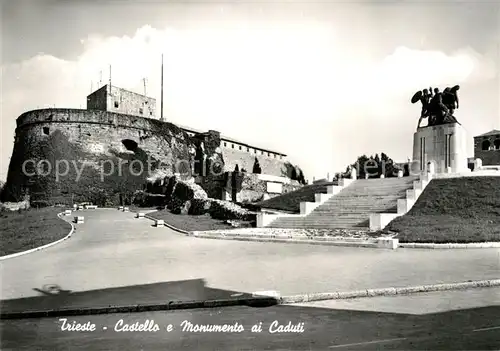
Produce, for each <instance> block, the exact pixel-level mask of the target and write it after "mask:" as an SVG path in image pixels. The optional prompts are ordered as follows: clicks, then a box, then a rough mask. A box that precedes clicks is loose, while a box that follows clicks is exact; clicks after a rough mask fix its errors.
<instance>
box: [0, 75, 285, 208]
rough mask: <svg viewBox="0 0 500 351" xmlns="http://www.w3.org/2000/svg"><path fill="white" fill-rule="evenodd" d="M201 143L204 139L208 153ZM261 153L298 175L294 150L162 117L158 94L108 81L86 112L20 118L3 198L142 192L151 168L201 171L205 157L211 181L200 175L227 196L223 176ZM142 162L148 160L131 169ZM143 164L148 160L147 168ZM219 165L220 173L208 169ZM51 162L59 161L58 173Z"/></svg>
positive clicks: (263, 162) (267, 162)
mask: <svg viewBox="0 0 500 351" xmlns="http://www.w3.org/2000/svg"><path fill="white" fill-rule="evenodd" d="M200 145H204V148H201V150H203V151H202V152H201V153H200V151H199V150H200V147H201V146H200ZM256 157H257V159H258V161H259V164H260V168H261V173H262V174H268V175H272V176H277V177H283V176H285V177H286V176H287V175H288V177H290V175H289V174H288V173H287V170H288V171H289V168H290V167H289V166H290V165H289V164H286V155H284V154H282V153H279V152H276V151H271V150H265V149H263V148H260V147H257V146H251V145H248V144H245V143H243V142H240V141H237V140H234V139H231V138H228V137H221V136H220V133H219V132H218V131H214V130H210V131H208V132H202V131H196V130H194V129H191V128H180V127H179V126H176V125H174V124H172V123H167V122H164V121H161V120H159V119H158V118H157V116H156V99H154V98H150V97H147V96H145V95H141V94H137V93H134V92H131V91H128V90H125V89H121V88H119V87H115V86H111V85H108V84H106V85H104V86H103V87H101V88H99V89H97V90H96V91H94V92H93V93H91V94H90V95H88V96H87V109H86V110H83V109H68V108H50V109H40V110H34V111H29V112H26V113H24V114H22V115H21V116H20V117H18V119H17V128H16V136H15V142H14V150H13V153H12V158H11V162H10V165H9V171H8V174H7V183H6V186H5V188H4V190H5V191H4V192H3V193H2V200H3V201H5V200H8V201H9V200H10V201H19V200H18V199H19V198H22V197H23V196H24V195H26V194H27V193H29V194H30V196H31V195H34V194H33V192H37V193H38V194H41V195H40V196H42V197H45V198H50V197H51V196H56V195H58V194H59V195H61V193H64V194H73V195H74V194H75V193H79V194H81V195H82V196H84V195H85V191H87V192H92V191H93V192H98V193H99V192H100V193H102V194H103V195H102V196H104V194H110V193H114V194H116V193H117V192H118V193H121V192H122V190H126V191H127V192H128V193H130V192H131V191H135V190H140V187H141V186H142V185H143V182H144V181H145V180H146V179H150V178H151V172H149V171H152V173H153V178H156V177H160V176H162V177H165V176H171V175H174V174H175V173H180V174H181V175H182V176H183V177H191V176H192V175H194V176H198V175H200V174H201V173H198V171H199V170H200V169H198V171H197V170H196V166H195V169H193V168H192V167H193V163H194V162H195V161H197V162H198V163H200V161H202V160H205V166H203V167H204V168H205V171H204V172H203V177H202V178H203V179H197V181H199V182H200V184H202V186H203V187H204V188H205V189H206V191H207V192H208V193H210V194H215V196H217V197H219V198H220V197H223V195H224V187H225V184H223V182H221V181H222V178H221V177H222V176H223V172H232V171H234V169H235V166H236V165H238V167H239V169H240V170H242V169H245V170H246V171H247V172H252V170H253V166H254V162H255V158H256ZM44 160H46V161H47V162H48V163H50V165H47V164H45V165H42V166H43V167H44V169H42V170H41V171H40V169H39V167H40V166H39V165H40V162H41V161H44ZM61 160H65V162H69V163H72V164H73V168H74V169H72V172H71V173H70V174H67V175H66V176H67V179H65V181H60V179H59V178H58V177H56V176H55V173H56V171H55V170H54V169H53V168H54V166H55V165H56V164H57V163H58V162H59V161H61ZM26 161H28V162H30V165H31V168H30V169H29V173H31V174H36V176H35V177H33V175H27V174H26V173H27V172H26V171H27V169H26V167H23V165H26ZM134 161H141V162H136V163H135V166H134V167H133V168H131V166H130V164H132V163H133V162H134ZM106 162H107V163H108V164H109V163H110V162H111V163H112V167H114V169H115V171H116V172H117V173H116V174H115V173H113V174H111V175H110V176H111V177H109V178H108V179H107V182H103V180H102V174H103V173H108V172H110V170H109V169H106V170H104V168H103V167H104V163H106ZM148 162H151V163H152V164H149V163H148ZM138 163H139V164H142V166H140V167H139V168H138V167H137V166H138ZM201 163H203V162H201ZM127 164H129V166H128V167H129V170H128V173H126V172H127V170H126V169H125V170H124V171H123V172H125V173H123V174H122V168H123V165H125V167H127ZM83 165H85V167H87V168H85V173H84V177H83V178H85V179H84V180H85V182H80V183H78V184H76V182H75V178H76V177H78V178H81V177H80V176H79V175H78V170H76V168H77V166H78V167H83ZM214 165H215V169H217V171H216V172H217V173H220V174H207V173H206V170H207V169H209V168H210V169H211V167H212V166H214ZM217 165H219V166H217ZM220 166H222V168H221V167H220ZM287 166H288V167H287ZM37 167H38V168H37ZM48 167H49V168H50V167H52V169H50V171H51V172H52V173H50V172H49V170H48V169H46V168H48ZM65 167H66V165H65ZM215 169H214V170H213V171H215ZM59 171H61V170H60V169H59ZM191 171H194V172H196V174H192V173H191ZM63 172H64V171H63ZM155 172H156V173H155ZM42 173H50V174H49V176H47V175H43V174H42ZM136 173H140V175H139V176H138V175H136ZM212 173H213V172H212ZM41 174H42V176H40V175H41ZM82 174H83V173H82ZM196 178H199V177H196ZM283 182H286V178H283ZM56 183H57V184H56ZM85 189H87V190H85ZM6 194H7V198H8V199H6V198H5V197H6ZM32 198H36V194H35V196H34V197H33V196H32Z"/></svg>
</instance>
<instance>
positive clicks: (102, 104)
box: [87, 84, 157, 119]
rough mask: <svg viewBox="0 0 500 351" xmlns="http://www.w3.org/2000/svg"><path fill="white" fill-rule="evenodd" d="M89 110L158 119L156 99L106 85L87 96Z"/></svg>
mask: <svg viewBox="0 0 500 351" xmlns="http://www.w3.org/2000/svg"><path fill="white" fill-rule="evenodd" d="M87 110H100V111H108V112H115V113H122V114H126V115H131V116H137V117H145V118H153V119H157V116H156V99H154V98H151V97H148V96H146V95H142V94H138V93H134V92H132V91H129V90H125V89H122V88H119V87H115V86H111V85H110V84H106V85H104V86H103V87H101V88H99V89H97V90H96V91H94V92H93V93H91V94H90V95H88V96H87Z"/></svg>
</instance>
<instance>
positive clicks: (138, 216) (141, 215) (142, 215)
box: [135, 212, 144, 218]
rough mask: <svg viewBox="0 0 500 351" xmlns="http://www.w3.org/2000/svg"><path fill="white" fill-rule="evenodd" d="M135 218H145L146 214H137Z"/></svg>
mask: <svg viewBox="0 0 500 351" xmlns="http://www.w3.org/2000/svg"><path fill="white" fill-rule="evenodd" d="M135 218H144V213H142V212H137V213H136V215H135Z"/></svg>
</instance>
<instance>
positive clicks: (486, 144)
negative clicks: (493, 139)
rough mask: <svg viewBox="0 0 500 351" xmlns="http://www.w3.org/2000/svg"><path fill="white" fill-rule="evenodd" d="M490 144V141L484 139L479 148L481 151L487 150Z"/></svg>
mask: <svg viewBox="0 0 500 351" xmlns="http://www.w3.org/2000/svg"><path fill="white" fill-rule="evenodd" d="M490 145H491V143H490V141H489V140H485V141H483V143H482V144H481V149H482V150H483V151H487V150H489V149H490Z"/></svg>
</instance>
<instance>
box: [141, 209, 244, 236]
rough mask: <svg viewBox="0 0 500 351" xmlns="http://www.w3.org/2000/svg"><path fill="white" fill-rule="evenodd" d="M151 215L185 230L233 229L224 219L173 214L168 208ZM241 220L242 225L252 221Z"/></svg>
mask: <svg viewBox="0 0 500 351" xmlns="http://www.w3.org/2000/svg"><path fill="white" fill-rule="evenodd" d="M149 215H150V216H151V217H153V218H156V219H163V220H164V221H165V223H168V224H170V225H171V226H173V227H175V228H178V229H182V230H185V231H203V230H217V229H233V227H232V226H231V225H229V224H226V223H224V221H222V220H218V219H213V218H211V217H210V216H205V215H201V216H193V215H181V214H173V213H171V212H170V210H168V209H165V210H161V211H157V212H152V213H150V214H149ZM239 222H241V224H242V227H243V226H245V227H247V226H250V222H243V221H239Z"/></svg>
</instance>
